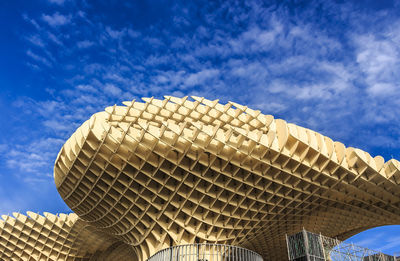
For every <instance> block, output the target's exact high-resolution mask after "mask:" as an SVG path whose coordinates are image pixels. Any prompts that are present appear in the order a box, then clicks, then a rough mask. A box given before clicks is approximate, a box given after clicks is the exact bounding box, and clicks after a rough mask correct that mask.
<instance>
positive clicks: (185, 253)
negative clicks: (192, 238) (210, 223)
mask: <svg viewBox="0 0 400 261" xmlns="http://www.w3.org/2000/svg"><path fill="white" fill-rule="evenodd" d="M147 261H263V259H262V257H261V256H260V255H259V254H257V253H256V252H254V251H251V250H248V249H245V248H242V247H237V246H230V245H221V244H208V243H205V244H189V245H180V246H173V247H170V248H165V249H163V250H160V251H158V252H157V253H155V254H154V255H152V256H151V257H150V258H149V259H147Z"/></svg>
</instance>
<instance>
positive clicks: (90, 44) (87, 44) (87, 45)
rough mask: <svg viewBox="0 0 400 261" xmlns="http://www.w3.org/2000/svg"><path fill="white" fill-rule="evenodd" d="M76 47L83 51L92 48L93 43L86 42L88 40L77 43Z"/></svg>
mask: <svg viewBox="0 0 400 261" xmlns="http://www.w3.org/2000/svg"><path fill="white" fill-rule="evenodd" d="M76 45H77V46H78V48H80V49H84V48H88V47H90V46H93V45H94V42H92V41H88V40H84V41H80V42H77V43H76Z"/></svg>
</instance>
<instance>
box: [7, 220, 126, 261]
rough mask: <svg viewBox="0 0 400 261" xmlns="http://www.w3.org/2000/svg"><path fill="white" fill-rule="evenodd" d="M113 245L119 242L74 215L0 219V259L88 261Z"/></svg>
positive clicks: (105, 251)
mask: <svg viewBox="0 0 400 261" xmlns="http://www.w3.org/2000/svg"><path fill="white" fill-rule="evenodd" d="M113 242H118V241H117V240H116V239H114V238H112V237H111V236H108V235H105V234H104V233H102V232H101V231H98V229H96V228H93V227H91V226H89V225H88V224H87V223H86V222H85V221H83V220H81V219H80V218H79V217H78V216H77V215H76V214H74V213H72V214H68V215H67V214H59V215H53V214H50V213H44V215H43V216H42V215H39V214H36V213H33V212H28V213H27V215H22V214H20V213H13V216H7V215H3V216H2V219H0V260H73V261H77V260H79V261H86V260H92V259H90V258H91V257H92V256H93V255H94V254H96V255H98V256H101V255H104V254H105V253H107V252H109V248H110V247H111V246H112V244H113ZM121 257H124V256H121ZM99 260H100V259H99ZM124 260H129V258H127V259H124Z"/></svg>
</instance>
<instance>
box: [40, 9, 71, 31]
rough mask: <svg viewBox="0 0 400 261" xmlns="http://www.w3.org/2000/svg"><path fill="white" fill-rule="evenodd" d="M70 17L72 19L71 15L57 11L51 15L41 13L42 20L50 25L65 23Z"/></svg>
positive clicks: (69, 20)
mask: <svg viewBox="0 0 400 261" xmlns="http://www.w3.org/2000/svg"><path fill="white" fill-rule="evenodd" d="M71 19H72V16H71V15H62V14H60V13H58V12H56V13H54V14H52V15H46V14H43V15H42V20H43V21H45V22H46V23H47V24H49V25H50V26H52V27H57V26H61V25H66V24H68V23H70V22H71Z"/></svg>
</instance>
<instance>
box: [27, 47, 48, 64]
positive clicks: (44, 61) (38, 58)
mask: <svg viewBox="0 0 400 261" xmlns="http://www.w3.org/2000/svg"><path fill="white" fill-rule="evenodd" d="M26 55H28V56H29V57H30V58H32V59H33V60H35V61H37V62H40V63H41V64H44V65H46V66H48V67H51V62H50V61H49V60H48V59H46V58H45V57H43V56H40V55H38V54H35V53H34V52H32V51H31V50H28V51H26Z"/></svg>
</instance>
